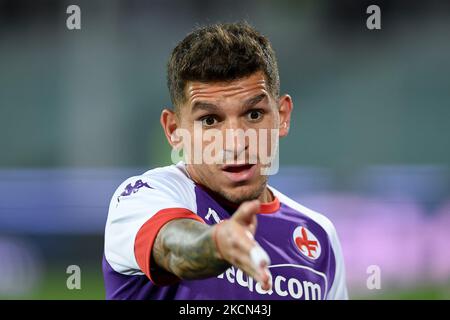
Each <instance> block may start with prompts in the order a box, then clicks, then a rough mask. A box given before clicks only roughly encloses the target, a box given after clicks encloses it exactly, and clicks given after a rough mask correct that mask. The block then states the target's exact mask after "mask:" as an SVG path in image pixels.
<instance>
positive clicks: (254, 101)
mask: <svg viewBox="0 0 450 320" xmlns="http://www.w3.org/2000/svg"><path fill="white" fill-rule="evenodd" d="M266 97H267V94H265V93H261V94H259V95H257V96H255V97H253V98H250V99H248V100H247V101H245V102H244V107H245V108H250V107H253V106H254V105H256V104H258V103H259V102H261V101H262V100H264V99H265V98H266Z"/></svg>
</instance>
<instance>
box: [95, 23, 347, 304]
mask: <svg viewBox="0 0 450 320" xmlns="http://www.w3.org/2000/svg"><path fill="white" fill-rule="evenodd" d="M167 82H168V88H169V93H170V97H171V100H172V105H173V108H172V109H164V110H163V111H162V113H161V119H160V122H161V125H162V128H163V130H164V133H165V136H166V138H167V140H168V142H169V144H170V145H171V146H172V148H173V149H182V151H183V153H184V155H185V159H184V161H178V162H176V163H174V164H173V165H170V166H166V167H161V168H156V169H152V170H149V171H147V172H145V173H143V174H142V175H138V176H135V177H131V178H129V179H127V180H126V181H124V182H123V183H122V184H121V185H120V186H119V187H118V188H117V191H116V192H115V193H114V195H113V197H112V199H111V202H110V206H109V213H108V219H107V222H106V228H105V244H104V257H103V274H104V281H105V288H106V298H107V299H164V300H172V299H190V300H191V299H238V300H264V299H271V300H275V299H290V300H323V299H347V298H348V294H347V288H346V283H345V270H344V261H343V256H342V252H341V247H340V243H339V239H338V236H337V233H336V230H335V228H334V226H333V224H332V223H331V222H330V221H329V220H328V219H327V218H326V217H325V216H323V215H322V214H320V213H317V212H315V211H313V210H311V209H308V208H306V207H304V206H302V205H301V204H299V203H297V202H296V201H294V200H292V199H290V198H288V197H287V196H286V195H284V194H283V193H282V192H280V191H278V190H276V189H275V188H273V187H271V186H270V185H269V184H268V179H269V176H270V175H269V174H267V173H266V172H265V171H264V170H263V169H264V163H263V162H262V160H261V159H262V157H261V154H260V153H259V150H258V148H257V147H256V148H255V147H254V145H255V143H254V141H253V140H251V139H247V138H244V139H243V140H242V139H241V140H239V141H240V142H236V143H235V144H232V147H231V148H229V147H228V146H229V145H228V144H217V141H215V142H213V141H211V140H213V139H210V140H208V139H205V140H202V145H201V149H205V148H207V147H210V144H213V143H216V145H215V147H214V148H212V149H211V150H214V151H213V152H211V154H214V155H215V156H217V157H216V158H215V159H216V160H217V161H216V162H211V161H192V155H193V152H192V144H193V142H192V140H188V139H184V138H185V137H184V136H183V137H181V136H180V135H179V134H177V132H180V130H184V131H183V132H185V133H188V134H189V135H190V136H192V137H194V136H195V135H196V134H197V135H198V133H199V132H201V134H202V135H205V134H207V133H213V132H214V133H215V134H220V133H223V136H227V134H226V132H227V131H230V130H242V131H244V132H247V131H253V132H256V136H257V140H258V141H260V140H261V141H263V140H267V139H265V138H267V132H269V131H273V130H276V132H277V133H278V136H277V139H276V141H275V142H274V141H273V140H270V139H269V140H270V141H272V142H269V143H268V144H269V145H271V144H277V143H278V138H281V137H285V136H286V135H287V134H288V131H289V127H290V120H291V112H292V109H293V102H292V99H291V97H290V96H289V95H280V81H279V74H278V67H277V61H276V57H275V53H274V51H273V49H272V47H271V44H270V42H269V40H268V39H267V38H266V37H265V36H263V35H261V34H260V33H259V32H257V31H256V30H255V29H254V28H253V27H252V26H250V25H249V24H247V23H230V24H215V25H210V26H204V27H200V28H198V29H196V30H194V31H192V32H191V33H190V34H189V35H187V36H186V37H185V38H184V39H183V40H182V41H181V42H179V43H178V45H177V46H176V47H175V48H174V49H173V51H172V54H171V56H170V59H169V62H168V70H167ZM215 140H218V139H215ZM219 140H220V139H219ZM233 141H234V140H233ZM252 141H253V142H252ZM217 146H220V147H217ZM194 148H195V147H194ZM271 150H272V149H271ZM224 159H226V160H227V161H220V160H224ZM249 159H253V161H250V160H249Z"/></svg>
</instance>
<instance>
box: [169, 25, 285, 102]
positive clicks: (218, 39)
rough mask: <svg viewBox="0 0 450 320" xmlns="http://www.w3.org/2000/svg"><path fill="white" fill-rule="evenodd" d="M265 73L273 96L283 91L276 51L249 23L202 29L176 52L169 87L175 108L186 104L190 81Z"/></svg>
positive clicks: (238, 77) (170, 69)
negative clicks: (258, 72)
mask: <svg viewBox="0 0 450 320" xmlns="http://www.w3.org/2000/svg"><path fill="white" fill-rule="evenodd" d="M257 71H262V72H263V73H264V74H265V76H266V80H267V83H268V89H269V91H270V93H271V94H272V96H273V97H278V95H279V92H280V79H279V75H278V66H277V61H276V57H275V52H274V51H273V49H272V46H271V44H270V42H269V40H268V39H267V38H266V37H265V36H263V35H261V34H260V33H259V32H258V31H256V30H255V29H254V28H253V27H252V26H250V25H249V24H248V23H247V22H238V23H225V24H222V23H220V24H214V25H209V26H203V27H200V28H197V29H195V30H194V31H192V32H191V33H189V34H188V35H187V36H186V37H185V38H184V39H183V40H182V41H181V42H179V43H178V45H177V46H176V47H175V48H174V49H173V51H172V54H171V56H170V59H169V62H168V65H167V85H168V87H169V92H170V98H171V100H172V103H173V104H174V106H175V108H176V109H178V106H179V105H181V104H182V103H184V102H185V100H186V96H185V94H184V89H185V86H186V82H187V81H200V82H214V81H232V80H236V79H240V78H244V77H246V76H249V75H251V74H253V73H255V72H257Z"/></svg>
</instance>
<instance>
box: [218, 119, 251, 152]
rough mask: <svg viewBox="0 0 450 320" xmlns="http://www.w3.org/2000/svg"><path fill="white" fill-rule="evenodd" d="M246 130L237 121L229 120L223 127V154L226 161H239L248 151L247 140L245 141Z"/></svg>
mask: <svg viewBox="0 0 450 320" xmlns="http://www.w3.org/2000/svg"><path fill="white" fill-rule="evenodd" d="M246 130H248V128H247V127H246V126H245V125H244V124H243V123H242V122H241V121H239V120H238V119H230V120H228V121H227V123H226V125H225V127H224V132H223V136H224V139H225V141H224V144H223V145H224V152H225V157H226V159H230V158H232V159H233V160H236V159H239V157H240V156H242V155H243V154H244V155H245V151H246V150H247V149H248V141H247V140H248V139H246Z"/></svg>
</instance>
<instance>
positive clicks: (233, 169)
mask: <svg viewBox="0 0 450 320" xmlns="http://www.w3.org/2000/svg"><path fill="white" fill-rule="evenodd" d="M255 169H256V165H255V164H232V165H226V166H223V167H222V172H223V173H224V175H225V176H226V177H227V178H228V179H230V180H231V181H233V182H242V181H245V180H250V179H251V178H252V177H253V176H254V173H255Z"/></svg>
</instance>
